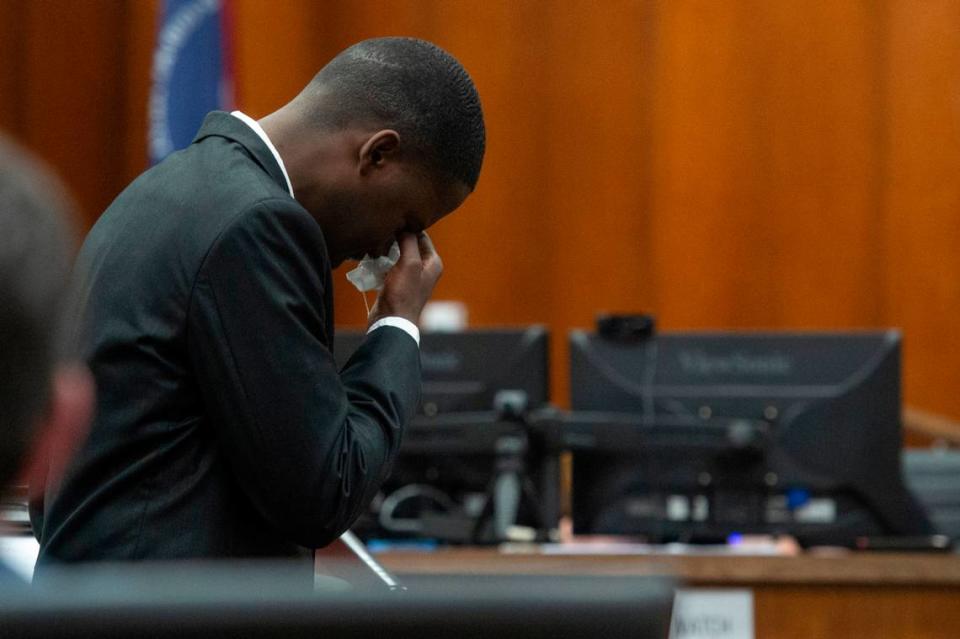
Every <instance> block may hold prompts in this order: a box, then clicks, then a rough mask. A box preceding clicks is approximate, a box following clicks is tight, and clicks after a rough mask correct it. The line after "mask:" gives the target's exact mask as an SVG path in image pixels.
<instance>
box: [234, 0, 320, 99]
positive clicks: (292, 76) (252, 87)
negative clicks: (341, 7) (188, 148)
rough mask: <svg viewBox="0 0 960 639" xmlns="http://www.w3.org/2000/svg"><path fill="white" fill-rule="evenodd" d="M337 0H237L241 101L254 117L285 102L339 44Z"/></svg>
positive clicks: (237, 68) (237, 55)
mask: <svg viewBox="0 0 960 639" xmlns="http://www.w3.org/2000/svg"><path fill="white" fill-rule="evenodd" d="M335 5H336V3H335V2H313V1H311V0H271V1H270V2H263V1H262V0H233V4H232V10H233V20H234V28H235V30H236V31H235V34H234V43H235V52H234V55H235V61H234V64H235V73H236V84H237V86H236V91H237V98H238V107H239V108H240V109H242V110H243V111H244V112H246V113H247V114H248V115H250V116H251V117H254V118H260V117H263V116H265V115H267V114H269V113H272V112H273V111H275V110H276V109H278V108H279V107H281V106H283V105H284V104H286V103H287V102H288V101H289V100H290V99H291V98H293V97H294V96H295V95H296V94H297V93H299V92H300V90H301V89H303V87H304V86H306V84H307V83H308V82H309V81H310V79H311V78H312V77H313V76H314V74H316V72H317V71H319V70H320V67H321V66H323V64H324V63H325V62H326V61H327V59H328V58H329V57H330V55H332V54H333V53H334V52H335V51H336V49H334V50H332V51H331V49H330V44H329V43H330V41H331V39H333V38H334V37H335V33H334V31H333V26H332V24H331V22H330V20H329V17H328V16H329V14H330V13H331V12H332V11H333V7H335Z"/></svg>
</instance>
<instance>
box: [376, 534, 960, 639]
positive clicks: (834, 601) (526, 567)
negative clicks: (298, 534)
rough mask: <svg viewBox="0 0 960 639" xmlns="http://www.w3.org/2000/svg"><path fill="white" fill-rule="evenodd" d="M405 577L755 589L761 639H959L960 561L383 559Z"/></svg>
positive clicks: (912, 557) (400, 555)
mask: <svg viewBox="0 0 960 639" xmlns="http://www.w3.org/2000/svg"><path fill="white" fill-rule="evenodd" d="M378 559H379V560H380V561H381V562H382V563H383V565H384V566H386V567H387V569H389V570H392V571H393V572H395V573H397V574H399V575H401V579H402V578H403V575H411V574H418V575H428V574H461V575H463V574H467V575H469V574H535V575H568V574H588V575H662V574H669V575H673V576H675V577H677V578H678V579H679V580H680V581H681V582H683V583H684V584H685V585H687V586H707V587H738V588H741V587H742V588H749V589H750V590H751V591H752V592H753V596H754V610H755V613H754V614H755V628H756V631H755V636H756V637H757V639H768V638H769V639H809V638H811V637H816V638H817V639H834V638H839V637H884V639H917V638H919V637H924V638H928V637H929V638H932V637H958V636H960V606H957V601H958V595H960V555H953V554H906V553H896V554H894V553H890V554H887V553H871V554H859V553H844V554H832V555H826V554H806V555H801V556H796V557H780V556H730V555H722V556H720V555H545V554H537V553H525V554H509V553H501V552H499V551H497V550H495V549H474V548H470V549H466V548H463V549H458V548H454V549H449V550H439V551H436V552H432V553H423V552H420V553H417V552H388V553H382V554H380V555H378Z"/></svg>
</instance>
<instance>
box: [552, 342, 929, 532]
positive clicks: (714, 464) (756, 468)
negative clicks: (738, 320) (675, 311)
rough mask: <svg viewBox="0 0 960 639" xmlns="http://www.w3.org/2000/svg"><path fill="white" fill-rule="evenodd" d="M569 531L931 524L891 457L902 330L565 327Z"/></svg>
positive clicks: (896, 441) (895, 445)
mask: <svg viewBox="0 0 960 639" xmlns="http://www.w3.org/2000/svg"><path fill="white" fill-rule="evenodd" d="M570 350H571V356H570V364H571V368H570V377H571V407H572V409H573V411H574V412H573V416H572V417H571V418H570V420H569V423H568V424H566V427H565V435H564V436H565V438H566V441H567V442H568V444H569V445H570V447H571V448H572V449H573V453H574V455H573V495H572V503H573V522H574V532H575V533H579V534H585V533H609V534H628V535H641V536H644V537H648V538H652V539H656V540H660V541H671V540H694V541H695V540H697V539H703V540H710V541H712V540H716V541H722V540H723V539H725V538H726V537H727V536H729V535H732V534H736V533H777V532H783V533H790V534H794V535H796V536H797V537H798V538H800V539H801V541H805V542H808V543H845V542H847V541H849V540H851V539H853V538H854V537H856V536H861V535H871V534H901V533H902V534H921V533H927V532H929V530H930V529H929V523H928V522H927V520H926V517H925V515H924V513H923V511H922V510H921V509H920V508H919V507H918V506H917V504H916V502H915V501H914V499H913V498H912V496H911V495H910V494H909V493H908V492H907V491H906V489H905V488H904V484H903V481H902V477H901V467H900V459H901V457H900V448H901V432H900V336H899V333H897V332H895V331H878V332H847V333H783V332H780V333H774V332H767V333H665V334H660V335H656V336H653V337H650V338H647V339H638V340H632V341H618V340H614V339H608V338H605V337H602V336H600V335H597V334H593V333H586V332H581V331H576V332H573V333H571V336H570Z"/></svg>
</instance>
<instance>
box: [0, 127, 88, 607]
mask: <svg viewBox="0 0 960 639" xmlns="http://www.w3.org/2000/svg"><path fill="white" fill-rule="evenodd" d="M63 193H64V191H63V189H62V188H61V187H60V185H59V182H58V181H57V180H56V179H55V178H54V177H53V176H52V175H51V174H50V173H49V171H48V170H47V169H45V168H44V167H43V166H42V165H40V164H39V163H38V162H37V161H35V160H34V159H32V158H31V157H30V156H29V154H28V153H27V152H26V151H25V150H23V149H20V148H18V147H17V146H16V145H14V144H13V143H11V142H8V141H6V140H5V139H4V138H3V136H0V229H3V234H2V235H0V489H3V488H7V487H9V486H10V484H11V483H12V482H18V481H23V480H24V479H26V480H30V481H32V480H35V479H36V480H38V481H40V480H42V479H43V478H46V479H47V480H48V481H49V482H51V483H53V484H55V483H56V482H58V481H59V477H60V475H61V473H62V470H63V469H62V467H61V466H60V465H57V464H54V465H50V464H49V454H48V453H50V452H51V451H58V454H57V458H59V459H66V458H68V457H69V456H70V453H71V451H72V448H73V445H74V444H76V443H77V442H78V441H79V440H81V439H82V437H83V435H84V434H85V433H86V428H87V425H88V423H89V419H90V415H91V413H92V411H93V380H92V379H91V377H90V373H89V372H88V371H87V370H86V369H85V368H84V367H83V366H80V365H77V363H76V362H73V361H71V358H70V356H69V353H67V352H65V351H64V349H63V348H62V347H63V344H62V340H61V339H60V337H61V336H62V329H63V326H62V318H63V313H62V309H63V307H64V298H65V296H66V292H67V282H68V279H69V264H70V257H71V255H72V253H73V249H72V244H71V239H72V238H71V234H70V229H69V224H68V221H67V209H68V208H69V207H68V205H67V203H66V198H65V197H64V195H63ZM4 526H5V522H0V530H2V529H3V527H4ZM17 583H20V584H23V580H21V579H19V578H17V577H16V576H15V575H14V574H13V573H12V572H11V571H10V570H9V569H8V568H7V567H6V566H4V565H3V564H2V562H0V588H2V587H4V586H9V585H11V584H17ZM5 592H9V591H5Z"/></svg>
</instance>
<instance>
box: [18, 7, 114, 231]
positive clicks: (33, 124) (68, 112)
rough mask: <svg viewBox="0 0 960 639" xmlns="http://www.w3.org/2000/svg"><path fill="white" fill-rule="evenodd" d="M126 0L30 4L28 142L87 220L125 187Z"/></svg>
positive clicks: (24, 19)
mask: <svg viewBox="0 0 960 639" xmlns="http://www.w3.org/2000/svg"><path fill="white" fill-rule="evenodd" d="M126 8H127V7H126V5H125V4H123V3H118V2H104V1H100V2H90V3H70V2H68V3H62V2H54V1H51V0H36V1H33V2H29V3H26V4H25V5H24V7H23V8H22V14H21V17H20V20H21V22H20V25H21V28H22V29H24V31H25V32H26V33H27V34H28V35H27V37H26V38H25V54H24V55H23V57H22V60H23V65H24V73H25V76H26V82H25V83H24V85H23V86H22V87H21V93H20V99H21V100H22V109H23V111H22V118H21V123H20V125H21V131H22V139H23V141H24V142H25V143H26V144H27V145H28V146H30V147H31V148H32V149H34V150H35V151H36V152H37V153H39V154H40V155H41V156H42V157H43V158H44V159H46V160H47V161H48V162H49V163H50V164H52V165H53V166H54V168H56V169H57V170H58V171H59V172H60V174H61V176H62V177H63V178H64V180H65V181H66V183H67V185H68V186H69V188H70V189H71V190H72V192H73V193H74V195H75V197H76V198H77V200H78V202H79V204H80V211H81V216H82V217H81V221H80V222H81V227H84V226H88V225H90V224H92V222H93V221H94V220H95V219H96V217H97V216H98V215H99V214H100V212H101V211H102V210H103V209H104V208H105V207H106V205H107V204H109V202H110V201H111V200H112V199H113V197H114V196H115V195H116V194H117V192H119V190H120V189H121V188H122V186H123V176H122V174H121V171H119V170H118V166H119V163H118V162H117V160H116V158H117V157H118V155H119V154H122V146H123V139H124V136H125V134H126V131H124V130H123V122H124V104H125V99H126V96H125V95H124V92H123V82H122V79H121V78H122V77H123V71H122V69H123V68H124V60H125V55H126V51H125V46H124V45H125V39H124V37H123V36H124V31H125V26H126V18H127V11H126Z"/></svg>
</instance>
